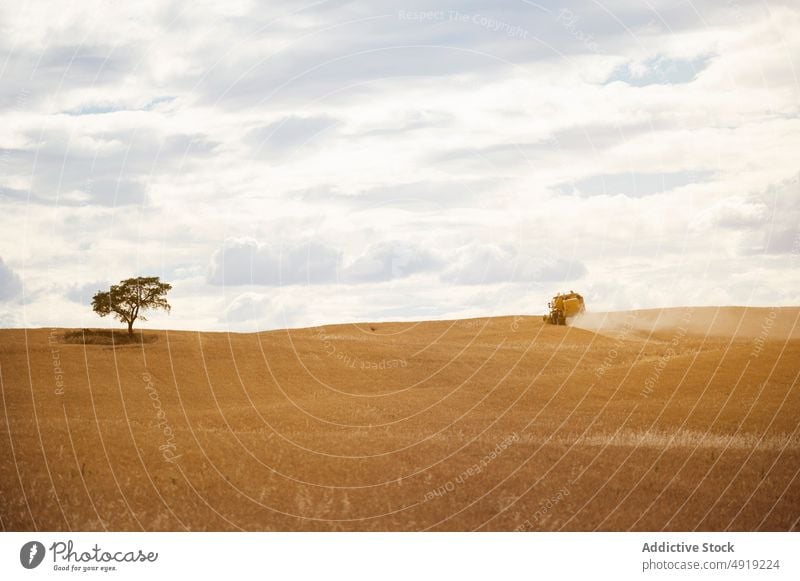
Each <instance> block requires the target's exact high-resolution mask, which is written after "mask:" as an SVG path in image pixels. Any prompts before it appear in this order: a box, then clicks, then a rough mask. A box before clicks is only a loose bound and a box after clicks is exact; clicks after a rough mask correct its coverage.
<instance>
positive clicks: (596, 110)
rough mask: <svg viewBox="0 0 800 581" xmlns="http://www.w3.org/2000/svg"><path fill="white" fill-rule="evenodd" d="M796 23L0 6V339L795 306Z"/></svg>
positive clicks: (799, 98) (147, 5) (480, 8)
mask: <svg viewBox="0 0 800 581" xmlns="http://www.w3.org/2000/svg"><path fill="white" fill-rule="evenodd" d="M799 29H800V6H798V4H797V2H796V1H794V0H777V1H773V0H769V1H759V2H748V1H744V0H742V1H740V0H726V1H716V0H708V1H705V0H703V1H695V2H680V1H677V2H676V1H674V0H648V1H645V2H630V1H628V2H621V1H618V0H609V1H600V2H598V1H595V0H586V1H583V0H581V1H566V2H557V1H553V0H541V1H538V2H534V1H528V0H499V1H498V0H480V1H474V0H459V1H448V0H430V1H427V2H422V1H420V2H417V1H415V0H412V1H405V0H401V1H384V0H360V1H345V0H330V1H324V0H320V1H304V0H294V1H292V2H289V1H288V0H268V1H264V2H250V1H245V0H241V1H237V0H225V1H222V0H220V1H202V2H192V3H189V2H166V1H164V0H156V1H138V2H129V3H109V2H102V1H98V2H92V1H87V0H81V1H76V2H71V3H69V2H65V3H58V4H57V5H56V4H54V3H52V2H37V1H28V2H21V3H14V2H4V3H2V4H0V125H1V126H2V128H3V129H2V131H0V232H2V236H0V326H3V327H10V326H17V327H18V326H51V325H52V326H98V325H107V324H113V322H111V321H107V320H101V319H98V318H97V317H96V315H94V314H93V313H92V312H91V309H90V308H89V306H88V304H89V301H90V298H91V295H92V294H93V293H94V292H95V291H96V290H98V289H100V288H105V287H107V286H108V285H109V284H110V283H112V282H116V281H119V280H120V279H122V278H127V277H130V276H137V275H153V276H161V277H162V279H164V280H166V281H169V282H171V283H172V284H173V286H174V289H173V292H172V293H171V298H170V301H171V303H172V305H173V310H172V313H171V314H170V315H169V316H167V315H161V314H160V315H156V316H154V317H153V318H152V320H151V321H150V322H149V323H147V326H149V327H162V328H163V327H167V328H179V329H209V330H226V329H231V330H243V331H247V330H254V329H269V328H278V327H284V326H306V325H314V324H326V323H334V322H351V321H379V320H415V319H434V318H458V317H468V316H486V315H495V314H512V313H513V314H517V313H520V314H535V313H540V312H542V311H543V309H544V306H545V303H546V301H547V299H548V297H549V296H551V295H552V294H553V293H554V292H556V291H559V290H569V289H575V290H578V291H582V292H583V293H584V294H585V296H586V297H587V305H588V308H589V309H591V310H620V309H629V308H637V307H657V306H675V305H688V304H690V305H729V304H736V305H774V304H781V305H790V304H791V305H797V304H800V268H799V267H800V182H799V177H798V176H799V175H800V117H799V116H798V113H799V112H800V82H798V73H800V35H798V34H797V30H799Z"/></svg>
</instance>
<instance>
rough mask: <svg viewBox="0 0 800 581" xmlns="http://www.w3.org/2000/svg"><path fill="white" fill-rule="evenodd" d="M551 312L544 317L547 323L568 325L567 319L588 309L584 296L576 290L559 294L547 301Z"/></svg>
mask: <svg viewBox="0 0 800 581" xmlns="http://www.w3.org/2000/svg"><path fill="white" fill-rule="evenodd" d="M547 306H548V308H549V309H550V313H549V314H547V315H545V316H544V317H542V320H543V321H544V322H545V323H550V324H551V325H566V324H567V319H569V318H570V317H574V316H575V315H579V314H581V313H582V312H584V311H585V310H586V307H585V306H584V304H583V297H582V296H581V295H579V294H578V293H576V292H574V291H569V292H568V293H564V294H561V293H559V294H557V295H556V296H554V297H553V300H552V301H550V302H549V303H547Z"/></svg>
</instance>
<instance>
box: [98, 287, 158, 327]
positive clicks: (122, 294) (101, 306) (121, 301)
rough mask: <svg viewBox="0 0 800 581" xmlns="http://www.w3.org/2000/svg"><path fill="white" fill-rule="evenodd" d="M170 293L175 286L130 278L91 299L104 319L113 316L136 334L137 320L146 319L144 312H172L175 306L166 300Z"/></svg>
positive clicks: (99, 292)
mask: <svg viewBox="0 0 800 581" xmlns="http://www.w3.org/2000/svg"><path fill="white" fill-rule="evenodd" d="M170 290H172V285H170V284H167V283H165V282H161V280H160V279H159V277H157V276H140V277H137V278H128V279H125V280H123V281H121V282H120V283H119V284H115V285H111V288H110V289H109V290H107V291H97V293H96V294H95V295H94V297H92V310H94V312H95V313H97V314H98V315H100V316H101V317H105V316H107V315H112V316H113V317H114V318H115V319H117V320H118V321H122V322H123V323H127V325H128V335H133V323H134V321H136V320H137V319H140V320H142V321H146V320H147V317H145V316H144V313H143V311H146V310H157V309H163V310H165V311H167V312H169V311H170V309H171V308H172V307H170V304H169V303H168V302H167V298H166V296H167V293H168V292H169V291H170Z"/></svg>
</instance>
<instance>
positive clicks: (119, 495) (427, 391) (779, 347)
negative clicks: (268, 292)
mask: <svg viewBox="0 0 800 581" xmlns="http://www.w3.org/2000/svg"><path fill="white" fill-rule="evenodd" d="M798 329H800V309H798V308H781V309H745V308H734V307H728V308H719V309H717V308H686V309H668V310H663V311H652V310H651V311H632V312H629V313H611V314H587V315H586V316H584V317H582V318H581V319H580V320H578V321H575V323H574V325H572V326H570V327H556V326H549V325H544V324H543V323H542V321H541V318H540V317H498V318H487V319H471V320H462V321H437V322H419V323H372V324H364V325H337V326H328V327H318V328H311V329H299V330H288V331H287V330H282V331H272V332H265V333H253V334H226V333H206V332H203V333H199V332H175V331H150V330H146V331H145V332H144V339H143V340H137V341H135V342H131V343H129V344H119V343H116V344H114V343H111V344H107V342H106V341H105V340H97V341H84V340H80V341H76V340H75V337H76V336H77V335H75V332H74V331H72V330H69V329H28V330H23V329H20V330H0V381H1V384H0V385H1V387H2V398H0V404H1V405H2V411H0V470H1V471H2V481H1V482H0V527H1V528H2V529H3V530H148V531H154V530H187V529H188V530H240V529H242V530H326V531H327V530H369V531H373V530H553V531H557V530H581V531H583V530H588V531H591V530H615V531H616V530H662V529H663V530H791V529H795V530H796V529H798V528H799V527H800V525H799V524H798V519H800V479H798V472H800V388H799V387H798V375H799V374H800V332H798ZM90 335H91V334H90ZM84 336H89V335H87V334H86V333H82V334H81V337H84ZM92 336H96V337H104V336H105V335H103V334H102V333H101V334H94V335H92ZM109 338H111V336H110V335H109Z"/></svg>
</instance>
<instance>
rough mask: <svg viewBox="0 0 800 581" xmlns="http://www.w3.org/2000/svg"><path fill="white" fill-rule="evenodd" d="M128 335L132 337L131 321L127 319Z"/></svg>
mask: <svg viewBox="0 0 800 581" xmlns="http://www.w3.org/2000/svg"><path fill="white" fill-rule="evenodd" d="M128 337H133V321H128Z"/></svg>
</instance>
